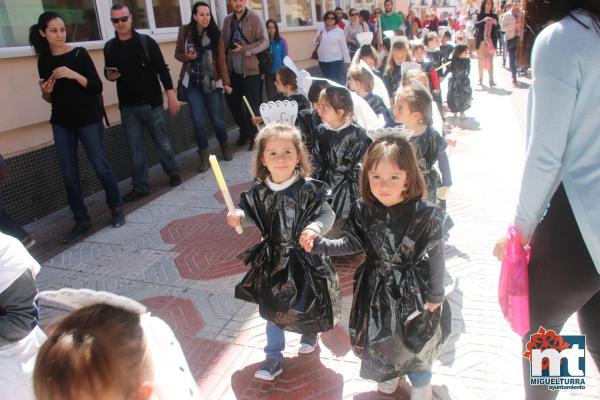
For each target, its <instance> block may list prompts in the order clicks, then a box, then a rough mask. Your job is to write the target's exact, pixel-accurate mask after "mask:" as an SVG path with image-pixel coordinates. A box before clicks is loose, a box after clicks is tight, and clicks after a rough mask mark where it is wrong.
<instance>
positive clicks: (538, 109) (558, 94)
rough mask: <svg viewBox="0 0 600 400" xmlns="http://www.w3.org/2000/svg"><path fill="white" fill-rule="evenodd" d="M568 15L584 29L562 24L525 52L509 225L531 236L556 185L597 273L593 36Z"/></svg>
mask: <svg viewBox="0 0 600 400" xmlns="http://www.w3.org/2000/svg"><path fill="white" fill-rule="evenodd" d="M574 15H575V16H576V17H577V19H579V20H580V21H581V22H583V23H584V24H586V25H587V26H589V27H590V29H586V28H585V27H584V26H582V25H581V24H580V23H578V22H577V21H575V20H574V19H573V18H571V17H565V18H563V19H562V20H560V21H558V22H555V23H553V24H551V25H549V26H548V27H546V28H545V29H544V30H543V31H542V32H541V33H540V34H539V35H538V37H537V39H536V40H535V44H534V46H533V53H532V61H533V63H532V66H533V85H532V88H531V90H530V92H529V112H528V132H527V141H528V144H527V155H526V160H525V169H524V172H523V180H522V183H521V192H520V194H519V203H518V206H517V213H516V217H515V221H514V222H515V225H516V227H517V229H518V231H519V232H520V233H521V234H522V235H524V236H531V234H532V233H533V231H534V229H535V227H536V226H537V224H538V223H539V222H540V221H541V219H542V217H543V215H544V212H545V210H546V207H547V205H548V203H549V201H550V199H551V198H552V195H553V194H554V192H555V191H556V189H557V188H558V186H559V184H560V183H561V182H562V183H563V185H564V188H565V191H566V193H567V197H568V199H569V203H570V205H571V208H572V209H573V214H574V215H575V219H576V221H577V225H578V227H579V230H580V231H581V235H582V236H583V240H584V241H585V244H586V246H587V248H588V251H589V252H590V255H591V256H592V260H593V262H594V265H595V266H596V268H597V269H598V272H599V273H600V138H599V133H600V113H599V112H598V111H599V108H598V107H599V105H600V90H598V82H600V68H598V65H600V34H599V33H598V32H597V31H596V30H595V29H594V26H593V22H592V19H591V17H590V16H589V15H588V14H587V13H584V12H583V11H576V12H575V13H574ZM573 43H582V44H583V43H585V45H581V46H573Z"/></svg>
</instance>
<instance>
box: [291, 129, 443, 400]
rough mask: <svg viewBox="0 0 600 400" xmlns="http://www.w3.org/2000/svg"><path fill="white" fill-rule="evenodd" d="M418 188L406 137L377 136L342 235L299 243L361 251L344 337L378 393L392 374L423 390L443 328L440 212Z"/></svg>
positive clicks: (331, 251) (390, 388)
mask: <svg viewBox="0 0 600 400" xmlns="http://www.w3.org/2000/svg"><path fill="white" fill-rule="evenodd" d="M384 164H385V165H384ZM386 165H387V166H389V165H392V167H391V168H394V167H395V168H396V171H397V172H394V173H395V174H396V176H391V174H388V172H386V171H390V169H389V168H390V167H386ZM385 168H388V169H385ZM392 171H393V169H392ZM401 171H403V173H404V174H405V175H404V179H405V180H404V182H403V183H404V186H401V183H402V182H401V179H402V172H401ZM383 179H386V184H385V185H386V186H384V183H383ZM374 182H375V183H374ZM380 182H381V183H380ZM394 182H395V183H394ZM394 185H396V186H394ZM378 186H379V187H384V189H383V191H385V192H387V193H386V194H383V195H382V194H381V193H382V190H381V189H378ZM424 192H425V186H424V182H423V179H422V177H421V175H420V173H419V170H418V166H417V165H416V159H415V156H414V151H413V149H412V148H411V145H410V144H409V143H408V142H407V141H406V140H405V139H403V138H399V137H393V136H388V137H383V138H381V139H378V140H376V141H375V143H373V144H372V145H371V146H370V147H369V150H368V152H367V154H366V156H365V161H364V166H363V171H362V176H361V196H362V199H360V200H358V201H357V202H356V203H354V205H353V206H352V210H351V211H350V215H349V216H348V219H347V220H346V221H345V227H344V233H343V236H342V237H341V238H339V239H334V240H330V239H325V238H322V237H319V238H317V239H316V240H315V241H314V242H313V243H302V244H303V247H304V248H305V250H306V251H311V252H312V253H317V254H323V255H329V256H337V255H346V254H354V253H359V252H364V253H365V255H366V258H365V260H364V262H363V263H362V264H361V265H360V266H359V267H358V269H357V270H356V273H355V275H354V297H353V299H352V309H351V314H350V323H349V327H350V340H351V343H352V349H353V351H354V353H355V354H356V355H357V356H358V357H360V358H361V360H362V362H361V369H360V376H361V377H362V378H366V379H372V380H375V381H377V382H379V384H378V390H379V391H381V392H384V393H393V392H395V390H396V389H397V386H398V378H399V377H401V376H402V375H408V377H409V379H411V382H412V383H413V395H416V394H418V393H421V395H422V394H427V393H429V394H430V393H431V386H430V385H429V381H430V379H431V365H432V363H433V362H434V361H435V359H436V358H437V356H438V355H439V353H440V351H441V347H442V345H443V343H444V342H445V340H446V339H447V338H448V336H449V334H450V319H451V315H450V307H449V304H448V303H447V302H446V301H445V299H444V286H443V279H444V269H445V267H444V252H443V244H442V231H441V225H442V218H443V212H442V211H441V210H440V209H439V208H438V207H436V206H435V205H433V204H431V203H429V202H427V201H423V200H420V198H421V196H422V195H423V194H424ZM398 193H401V195H397V194H398ZM442 303H443V304H442ZM390 305H392V306H390ZM424 398H426V397H424Z"/></svg>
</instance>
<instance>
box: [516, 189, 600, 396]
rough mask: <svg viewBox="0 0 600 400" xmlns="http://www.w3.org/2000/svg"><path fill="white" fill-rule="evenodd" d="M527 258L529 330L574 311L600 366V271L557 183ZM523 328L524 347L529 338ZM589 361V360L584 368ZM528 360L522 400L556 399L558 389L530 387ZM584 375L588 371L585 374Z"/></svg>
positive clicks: (557, 326) (557, 323) (551, 325)
mask: <svg viewBox="0 0 600 400" xmlns="http://www.w3.org/2000/svg"><path fill="white" fill-rule="evenodd" d="M531 249H532V251H531V259H530V261H529V308H530V323H531V325H530V329H531V330H532V331H533V332H536V331H537V330H538V328H539V327H540V326H543V327H544V328H545V329H552V330H554V331H556V332H557V333H558V332H560V331H561V329H562V328H563V326H564V324H565V322H566V321H567V319H568V318H569V317H570V316H571V315H572V314H573V313H574V312H577V318H578V322H579V329H580V330H581V333H582V334H585V335H587V336H586V346H587V351H589V352H590V354H591V356H592V358H593V360H594V362H595V363H596V367H597V368H599V369H600V275H599V274H598V271H597V270H596V267H595V266H594V263H593V261H592V258H591V256H590V253H589V251H588V249H587V247H586V245H585V242H584V241H583V238H582V236H581V233H580V232H579V228H578V226H577V222H576V220H575V216H574V215H573V211H572V210H571V206H570V204H569V200H568V198H567V194H566V193H565V190H564V188H563V186H562V184H561V185H560V186H559V187H558V189H557V190H556V192H555V193H554V196H553V197H552V200H551V202H550V207H549V209H548V212H547V214H546V216H545V217H544V219H543V221H542V222H541V223H540V224H539V225H538V227H537V229H536V230H535V233H534V234H533V237H532V239H531ZM530 334H531V333H528V334H526V335H525V337H524V338H523V346H525V344H526V343H527V342H529V335H530ZM590 367H591V365H588V370H589V368H590ZM529 368H530V366H529V360H527V359H525V358H523V380H524V384H525V393H526V398H527V400H541V399H543V400H546V399H555V398H556V396H557V395H558V391H550V390H547V387H546V386H530V385H529V375H530V369H529ZM587 375H588V376H589V374H587Z"/></svg>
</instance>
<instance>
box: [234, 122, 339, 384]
mask: <svg viewBox="0 0 600 400" xmlns="http://www.w3.org/2000/svg"><path fill="white" fill-rule="evenodd" d="M281 143H284V144H283V145H281ZM278 146H279V147H278ZM293 149H295V153H294V150H293ZM291 153H294V154H293V156H297V159H296V160H291V161H289V160H290V159H288V158H287V157H289V156H290V154H291ZM282 157H285V160H286V161H285V162H286V163H287V164H286V167H285V168H288V167H289V168H288V169H287V170H285V171H282V168H281V162H282V161H281V160H280V159H281V158H282ZM273 163H275V164H273ZM310 169H311V167H310V162H309V161H308V154H307V151H306V148H305V146H304V145H303V143H302V139H301V136H300V132H298V130H297V129H296V128H294V127H292V126H291V125H288V124H272V125H268V126H267V127H266V128H264V129H263V130H262V131H261V132H260V133H259V134H258V136H257V138H256V150H255V168H254V172H255V176H256V180H255V182H254V185H253V186H252V188H251V189H250V190H248V191H246V192H244V193H242V195H241V202H240V208H241V210H236V213H235V215H232V214H231V213H230V214H228V217H227V220H228V223H229V225H231V226H237V225H239V223H240V221H241V218H242V217H243V216H247V217H249V218H250V219H251V220H252V221H253V222H254V223H255V224H256V226H257V227H258V229H259V230H260V233H261V235H262V240H261V241H260V242H259V243H257V244H256V245H255V246H253V247H251V248H250V249H248V250H246V252H244V253H243V254H242V255H241V257H242V258H243V261H244V263H245V264H246V265H249V266H250V270H249V271H248V273H247V274H246V275H245V276H244V278H243V279H242V281H241V282H240V283H239V284H238V285H237V286H236V288H235V297H236V298H238V299H242V300H246V301H249V302H252V303H256V304H258V306H259V312H260V315H261V317H263V318H264V319H266V320H267V321H268V323H267V346H266V347H265V353H266V361H265V362H264V363H263V365H261V367H260V368H259V369H258V370H257V372H256V374H255V375H254V376H255V377H256V378H258V379H263V380H273V379H274V378H275V377H277V376H278V375H280V374H281V373H282V372H283V368H282V360H283V356H282V351H283V350H284V348H285V337H284V335H283V330H286V331H291V332H297V333H301V334H303V335H302V338H301V340H300V342H301V346H300V349H299V352H300V353H310V352H312V351H313V350H314V348H315V346H316V344H317V340H318V339H317V334H318V333H319V332H324V331H327V330H329V329H332V328H333V327H334V326H335V324H336V322H337V321H338V320H339V318H340V316H341V292H340V285H339V280H338V276H337V273H336V272H335V270H334V268H333V266H332V264H331V261H330V260H329V258H328V257H321V256H318V255H314V254H307V253H306V252H304V251H303V250H302V248H301V247H300V246H299V243H298V240H299V238H300V237H301V235H302V237H306V236H308V237H311V236H312V237H316V235H317V234H325V233H327V231H328V230H329V229H330V228H331V226H332V225H333V221H334V220H335V215H334V214H333V212H332V210H331V208H330V207H329V204H328V201H329V199H330V190H329V187H328V186H327V185H326V184H325V183H323V182H320V181H317V180H313V179H310V178H307V177H306V176H307V175H308V174H309V173H310ZM241 211H243V213H242V212H241Z"/></svg>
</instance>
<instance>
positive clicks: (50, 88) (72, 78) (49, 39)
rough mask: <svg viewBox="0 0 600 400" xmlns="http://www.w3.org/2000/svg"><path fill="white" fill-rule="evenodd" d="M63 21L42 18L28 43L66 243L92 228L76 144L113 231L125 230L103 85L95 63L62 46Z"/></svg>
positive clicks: (55, 17) (82, 51)
mask: <svg viewBox="0 0 600 400" xmlns="http://www.w3.org/2000/svg"><path fill="white" fill-rule="evenodd" d="M65 36H66V29H65V23H64V21H63V19H62V18H61V17H60V15H58V14H57V13H55V12H51V11H48V12H45V13H43V14H42V15H40V17H39V19H38V23H37V24H35V25H33V26H32V27H31V28H30V31H29V42H30V43H31V45H32V46H33V48H34V49H35V52H36V54H37V55H38V72H39V74H40V82H39V84H40V88H41V90H42V98H43V99H44V100H46V101H47V102H49V103H50V104H52V116H51V118H50V123H51V124H52V133H53V136H54V144H55V147H56V152H57V153H58V159H59V162H60V167H61V171H62V175H63V180H64V183H65V188H66V190H67V200H68V202H69V207H70V208H71V211H72V212H73V217H74V219H75V226H74V228H73V229H72V231H71V232H70V233H69V234H68V235H67V236H66V237H65V238H64V240H65V241H66V242H70V241H72V240H74V239H77V238H78V237H80V236H82V235H84V234H85V233H86V232H87V231H88V230H89V229H90V228H91V222H90V216H89V214H88V212H87V209H86V207H85V204H84V201H83V191H82V190H81V182H80V180H79V165H78V162H77V147H78V144H79V141H81V143H82V144H83V147H84V149H85V152H86V154H87V156H88V159H89V161H90V163H91V164H92V166H93V167H94V170H95V172H96V175H97V176H98V178H99V179H100V181H101V182H102V186H103V187H104V190H105V192H106V203H107V204H108V207H109V208H110V210H111V214H112V225H113V227H115V228H116V227H119V226H121V225H123V224H125V216H124V214H123V210H122V209H121V206H122V201H121V197H120V195H119V187H118V185H117V181H116V180H115V178H114V176H113V174H112V172H111V170H110V166H109V165H108V162H107V161H106V154H105V148H104V147H105V146H104V125H103V123H102V111H101V104H100V100H99V98H100V97H99V96H100V94H101V93H102V82H101V81H100V77H99V76H98V73H97V72H96V68H95V67H94V63H93V62H92V59H91V58H90V56H89V54H88V53H87V51H86V50H85V49H84V48H82V47H75V48H73V47H71V46H69V45H67V44H66V43H65Z"/></svg>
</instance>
